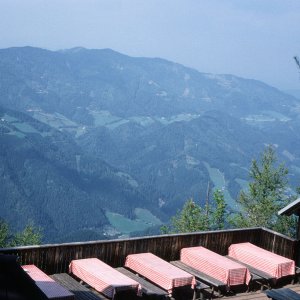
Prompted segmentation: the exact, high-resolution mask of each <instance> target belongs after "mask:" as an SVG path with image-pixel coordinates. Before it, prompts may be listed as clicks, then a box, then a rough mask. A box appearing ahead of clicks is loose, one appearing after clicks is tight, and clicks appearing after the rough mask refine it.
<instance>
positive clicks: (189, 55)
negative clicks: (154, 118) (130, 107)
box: [0, 0, 300, 90]
mask: <svg viewBox="0 0 300 300" xmlns="http://www.w3.org/2000/svg"><path fill="white" fill-rule="evenodd" d="M21 46H35V47H41V48H45V49H50V50H60V49H67V48H73V47H85V48H93V49H103V48H111V49H113V50H115V51H118V52H121V53H123V54H127V55H130V56H135V57H140V56H143V57H160V58H164V59H167V60H170V61H174V62H177V63H180V64H183V65H185V66H188V67H192V68H195V69H197V70H198V71H200V72H205V73H217V74H233V75H236V76H241V77H244V78H251V79H257V80H261V81H264V82H265V83H267V84H270V85H272V86H274V87H276V88H279V89H282V90H287V89H300V70H298V68H297V66H296V64H295V62H294V60H293V57H294V56H295V55H298V56H299V57H300V0H0V48H8V47H21Z"/></svg>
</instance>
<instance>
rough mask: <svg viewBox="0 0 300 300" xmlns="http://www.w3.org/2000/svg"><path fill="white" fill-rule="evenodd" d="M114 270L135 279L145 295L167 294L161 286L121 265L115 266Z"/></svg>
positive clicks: (163, 295) (162, 295)
mask: <svg viewBox="0 0 300 300" xmlns="http://www.w3.org/2000/svg"><path fill="white" fill-rule="evenodd" d="M116 270H118V271H119V272H121V273H122V274H124V275H126V276H128V277H129V278H131V279H133V280H135V281H137V282H138V283H139V284H140V285H141V287H142V291H143V293H145V294H147V295H156V296H160V297H162V298H163V297H166V296H167V295H168V292H167V291H165V290H163V289H162V288H160V287H158V286H156V285H154V284H152V283H151V282H149V281H147V280H145V279H144V278H142V277H140V276H138V275H136V274H134V273H132V272H130V271H129V270H127V269H125V268H123V267H119V268H116Z"/></svg>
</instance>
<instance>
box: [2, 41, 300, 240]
mask: <svg viewBox="0 0 300 300" xmlns="http://www.w3.org/2000/svg"><path fill="white" fill-rule="evenodd" d="M0 72H1V76H0V105H1V107H2V108H1V119H2V120H4V121H1V122H2V123H0V124H1V127H0V138H1V146H0V147H1V148H0V149H1V157H0V165H1V166H2V167H1V169H0V170H1V173H0V174H2V175H0V176H1V181H2V183H1V189H2V191H1V194H2V195H4V203H5V205H4V207H5V209H4V210H3V211H2V213H1V214H0V217H2V218H4V219H7V220H8V221H9V222H10V223H11V224H15V225H14V226H16V227H20V226H21V225H22V224H24V222H25V220H27V219H30V218H31V219H33V220H34V221H35V222H36V223H37V224H40V225H41V226H43V227H44V228H45V232H46V236H47V239H48V240H49V241H53V240H55V239H59V238H60V239H65V240H74V239H75V240H76V239H78V236H79V235H80V238H82V237H84V236H95V238H97V237H103V236H107V235H112V236H115V235H120V234H130V233H131V232H133V231H141V230H148V231H149V230H150V231H151V227H153V228H155V227H157V226H158V225H159V224H161V222H164V221H166V220H167V219H168V218H169V217H170V216H171V215H173V214H174V213H175V212H176V211H177V210H178V208H180V207H181V206H182V204H183V203H184V201H185V200H186V199H187V198H190V197H193V198H194V199H195V200H197V201H200V202H201V203H203V202H204V200H205V195H206V189H207V184H208V182H209V181H210V182H211V183H212V186H214V187H217V188H220V189H223V190H224V192H225V196H226V201H227V203H228V205H229V207H230V208H231V209H236V202H235V199H236V196H237V194H238V193H239V191H240V189H241V188H244V187H245V185H246V183H247V180H249V178H248V168H249V166H250V163H251V159H252V158H254V157H257V156H258V155H259V153H260V152H261V151H262V150H263V148H264V147H265V145H266V144H274V145H275V147H276V150H277V153H278V156H279V159H280V160H284V161H285V162H286V165H287V167H288V168H289V169H290V171H291V172H290V182H291V184H292V187H295V186H296V185H297V184H298V176H299V173H300V160H299V159H300V152H299V151H300V150H299V149H300V147H298V143H299V140H300V139H299V138H298V136H299V132H300V130H299V129H300V128H299V127H300V123H299V121H300V120H299V111H300V100H298V99H297V98H294V97H293V96H291V95H288V94H287V93H284V92H281V91H279V90H278V89H275V88H274V87H270V86H268V85H266V84H264V83H262V82H259V81H256V80H249V79H244V78H239V77H236V76H233V75H214V74H206V73H201V72H198V71H197V70H194V69H190V68H187V67H184V66H182V65H180V64H176V63H173V62H170V61H166V60H162V59H159V58H133V57H129V56H126V55H122V54H120V53H117V52H115V51H113V50H110V49H103V50H89V49H84V48H74V49H68V50H63V51H48V50H44V49H39V48H32V47H23V48H9V49H2V50H0ZM66 216H68V217H67V220H66ZM16 219H20V221H18V222H15V221H14V220H16ZM78 232H80V234H78Z"/></svg>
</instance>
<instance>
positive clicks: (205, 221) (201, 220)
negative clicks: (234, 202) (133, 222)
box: [161, 190, 227, 233]
mask: <svg viewBox="0 0 300 300" xmlns="http://www.w3.org/2000/svg"><path fill="white" fill-rule="evenodd" d="M213 200H214V204H213V205H211V204H209V203H208V202H207V203H206V204H205V205H204V207H201V206H200V205H198V204H196V203H195V202H194V201H193V199H189V200H188V201H186V202H185V204H184V206H183V208H182V210H180V211H178V212H177V214H176V215H175V216H173V217H172V218H171V225H170V226H166V225H165V226H163V227H162V228H161V231H162V233H186V232H194V231H202V230H212V229H224V226H225V219H226V215H227V213H226V203H225V200H224V195H223V193H222V192H221V191H220V190H216V191H215V192H214V194H213Z"/></svg>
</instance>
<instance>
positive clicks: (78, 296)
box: [50, 273, 109, 300]
mask: <svg viewBox="0 0 300 300" xmlns="http://www.w3.org/2000/svg"><path fill="white" fill-rule="evenodd" d="M50 277H51V278H52V279H54V280H55V281H57V282H58V283H60V284H61V285H62V286H64V287H65V288H67V289H68V290H70V291H71V292H72V293H73V294H74V295H75V300H100V299H101V300H107V299H109V298H106V297H104V296H103V295H101V294H99V293H96V292H92V291H91V290H89V289H88V288H87V287H85V286H84V285H82V284H80V283H79V282H78V281H76V280H75V279H74V278H72V277H71V276H70V275H68V274H66V273H61V274H53V275H51V276H50Z"/></svg>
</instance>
